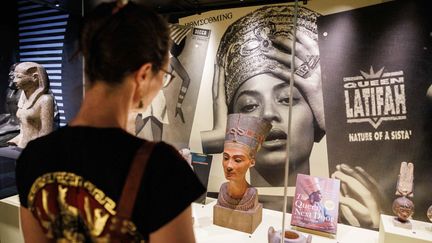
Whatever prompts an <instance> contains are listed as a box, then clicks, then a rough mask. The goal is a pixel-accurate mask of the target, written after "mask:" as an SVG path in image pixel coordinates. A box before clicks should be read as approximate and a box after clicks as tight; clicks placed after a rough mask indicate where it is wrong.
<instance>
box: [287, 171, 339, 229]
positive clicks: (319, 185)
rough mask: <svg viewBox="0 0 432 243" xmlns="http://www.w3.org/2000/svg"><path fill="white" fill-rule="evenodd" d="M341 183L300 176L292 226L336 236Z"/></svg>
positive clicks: (295, 196) (297, 183)
mask: <svg viewBox="0 0 432 243" xmlns="http://www.w3.org/2000/svg"><path fill="white" fill-rule="evenodd" d="M339 187H340V181H339V180H337V179H331V178H321V177H316V176H309V175H303V174H298V175H297V181H296V190H295V194H294V199H293V206H292V212H291V213H292V216H291V225H293V226H298V227H301V228H305V229H309V230H314V231H320V232H324V233H329V234H336V229H337V220H338V210H339Z"/></svg>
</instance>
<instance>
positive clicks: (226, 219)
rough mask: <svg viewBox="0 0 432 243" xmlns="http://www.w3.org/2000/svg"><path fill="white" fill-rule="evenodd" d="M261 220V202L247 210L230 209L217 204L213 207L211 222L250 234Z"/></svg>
mask: <svg viewBox="0 0 432 243" xmlns="http://www.w3.org/2000/svg"><path fill="white" fill-rule="evenodd" d="M261 221H262V204H261V203H258V204H257V206H256V207H255V208H254V209H251V210H248V211H241V210H236V209H230V208H226V207H223V206H220V205H217V204H216V205H215V206H214V207H213V223H214V224H215V225H219V226H222V227H226V228H230V229H234V230H238V231H242V232H245V233H249V234H252V233H253V232H254V231H255V229H256V228H257V227H258V225H259V224H260V223H261Z"/></svg>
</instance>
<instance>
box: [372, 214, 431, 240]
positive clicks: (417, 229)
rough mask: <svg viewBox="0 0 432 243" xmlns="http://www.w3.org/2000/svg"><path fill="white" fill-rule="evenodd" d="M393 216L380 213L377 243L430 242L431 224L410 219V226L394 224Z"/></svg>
mask: <svg viewBox="0 0 432 243" xmlns="http://www.w3.org/2000/svg"><path fill="white" fill-rule="evenodd" d="M394 218H395V216H389V215H384V214H381V221H380V228H379V238H378V242H379V243H407V242H410V243H432V224H431V223H426V222H422V221H417V220H412V219H410V222H411V225H412V228H411V229H407V228H405V227H399V226H397V225H395V224H394V221H393V220H394Z"/></svg>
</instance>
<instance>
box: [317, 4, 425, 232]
mask: <svg viewBox="0 0 432 243" xmlns="http://www.w3.org/2000/svg"><path fill="white" fill-rule="evenodd" d="M431 6H432V5H431V3H430V2H429V1H395V2H389V3H384V4H379V5H375V6H370V7H365V8H361V9H356V10H352V11H347V12H343V13H338V14H333V15H328V16H323V17H321V18H319V20H318V30H319V49H320V55H321V71H322V83H323V95H324V110H325V122H326V135H327V148H328V159H329V170H330V174H331V175H333V177H335V178H338V179H340V180H341V188H342V190H341V193H342V197H341V205H342V206H341V209H342V211H341V215H343V216H344V217H343V218H344V221H345V222H348V223H350V224H352V225H359V226H363V227H371V228H377V227H378V226H379V214H380V213H381V212H383V213H386V214H393V213H392V211H391V205H392V201H393V200H394V199H395V198H396V196H395V191H396V182H397V178H398V174H399V169H400V164H401V162H403V161H406V162H412V163H413V164H414V198H413V201H414V203H415V207H416V209H415V214H414V216H413V217H414V219H421V220H426V210H427V207H429V206H430V205H431V204H432V199H431V197H430V193H429V192H430V187H431V186H432V177H431V175H432V153H431V151H432V149H431V148H432V140H431V139H432V124H431V121H432V120H431V118H432V102H431V97H430V95H429V96H428V95H427V90H428V89H429V88H430V86H431V84H432V15H431V14H430V9H431Z"/></svg>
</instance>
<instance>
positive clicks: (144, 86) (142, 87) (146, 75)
mask: <svg viewBox="0 0 432 243" xmlns="http://www.w3.org/2000/svg"><path fill="white" fill-rule="evenodd" d="M152 67H153V66H152V64H151V63H146V64H143V65H142V66H141V67H140V68H139V69H138V70H137V71H136V72H135V75H134V79H133V82H134V83H135V86H136V89H135V93H134V96H133V101H134V103H135V104H138V103H139V102H140V101H141V100H142V99H143V98H144V95H145V94H146V92H147V90H148V87H149V84H150V81H151V79H152V78H153V72H152Z"/></svg>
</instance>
